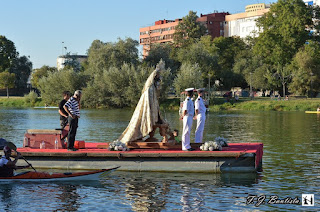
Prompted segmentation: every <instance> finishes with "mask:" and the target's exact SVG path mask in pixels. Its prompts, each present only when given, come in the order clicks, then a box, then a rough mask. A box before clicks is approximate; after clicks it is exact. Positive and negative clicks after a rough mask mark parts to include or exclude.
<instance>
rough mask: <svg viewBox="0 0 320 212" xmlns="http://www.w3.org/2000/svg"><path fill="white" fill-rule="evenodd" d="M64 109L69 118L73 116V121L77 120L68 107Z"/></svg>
mask: <svg viewBox="0 0 320 212" xmlns="http://www.w3.org/2000/svg"><path fill="white" fill-rule="evenodd" d="M63 108H64V110H65V111H66V112H67V113H68V114H69V116H71V117H72V118H73V119H74V118H75V117H74V115H73V114H72V113H71V112H70V111H69V109H68V107H67V106H66V105H64V106H63Z"/></svg>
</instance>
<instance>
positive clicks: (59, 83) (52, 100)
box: [38, 69, 87, 104]
mask: <svg viewBox="0 0 320 212" xmlns="http://www.w3.org/2000/svg"><path fill="white" fill-rule="evenodd" d="M86 82H87V77H86V75H84V74H83V73H82V72H75V71H73V70H72V69H64V70H62V71H57V72H49V74H48V76H47V77H42V78H41V79H40V80H39V82H38V86H39V90H40V92H41V97H42V99H43V101H44V102H45V103H47V104H58V103H59V101H60V100H61V99H62V95H61V94H62V92H63V91H65V90H69V91H71V92H73V91H75V90H81V89H82V88H84V87H85V86H86Z"/></svg>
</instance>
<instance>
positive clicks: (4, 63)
mask: <svg viewBox="0 0 320 212" xmlns="http://www.w3.org/2000/svg"><path fill="white" fill-rule="evenodd" d="M18 56H19V53H18V52H17V51H16V47H15V45H14V43H13V42H12V41H11V40H8V39H7V38H6V37H5V36H2V35H0V70H6V69H8V68H10V67H11V64H12V62H13V60H14V59H16V58H17V57H18Z"/></svg>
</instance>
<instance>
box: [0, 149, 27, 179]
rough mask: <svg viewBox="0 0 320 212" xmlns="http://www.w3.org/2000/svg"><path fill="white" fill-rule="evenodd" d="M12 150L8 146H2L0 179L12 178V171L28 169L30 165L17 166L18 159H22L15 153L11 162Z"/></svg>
mask: <svg viewBox="0 0 320 212" xmlns="http://www.w3.org/2000/svg"><path fill="white" fill-rule="evenodd" d="M11 152H12V150H11V149H10V148H9V147H8V146H4V148H3V153H4V156H2V157H1V158H0V177H13V176H14V170H17V169H25V168H29V167H30V166H31V165H30V164H28V165H26V166H17V165H16V164H17V162H18V160H19V158H22V156H21V154H20V153H19V152H17V155H16V156H15V159H14V160H11V157H12V155H11Z"/></svg>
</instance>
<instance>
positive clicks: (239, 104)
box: [0, 97, 320, 111]
mask: <svg viewBox="0 0 320 212" xmlns="http://www.w3.org/2000/svg"><path fill="white" fill-rule="evenodd" d="M179 105H180V100H179V98H168V99H166V100H165V101H162V102H161V103H160V109H161V110H162V111H165V110H173V111H178V110H179ZM319 105H320V99H318V98H313V99H293V98H292V99H289V100H272V99H270V98H268V97H261V98H255V99H253V100H251V99H250V98H240V99H239V101H235V100H231V101H230V102H226V100H225V98H222V97H216V98H214V99H213V100H211V101H210V106H209V109H210V111H224V110H249V111H307V110H311V111H314V110H316V109H317V107H318V106H319ZM38 106H45V103H44V102H43V101H42V100H41V98H37V99H36V100H32V101H31V100H30V99H26V98H25V97H10V98H6V97H0V107H15V108H27V107H38ZM50 106H56V105H50Z"/></svg>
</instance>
